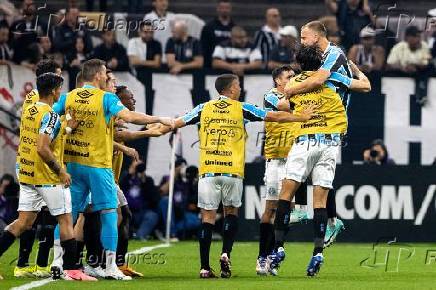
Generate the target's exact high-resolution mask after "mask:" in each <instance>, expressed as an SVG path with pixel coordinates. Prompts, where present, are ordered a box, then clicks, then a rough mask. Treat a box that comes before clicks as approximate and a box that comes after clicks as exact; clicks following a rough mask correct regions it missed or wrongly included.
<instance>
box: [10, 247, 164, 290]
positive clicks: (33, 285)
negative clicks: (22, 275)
mask: <svg viewBox="0 0 436 290" xmlns="http://www.w3.org/2000/svg"><path fill="white" fill-rule="evenodd" d="M169 246H170V244H167V243H163V244H157V245H155V246H149V247H142V248H139V249H137V250H134V251H132V252H128V253H127V254H128V255H129V254H134V255H138V254H144V253H147V252H151V251H153V250H154V249H158V248H167V247H169ZM55 281H56V280H53V279H52V278H47V279H44V280H39V281H32V282H30V283H27V284H24V285H21V286H17V287H12V288H11V289H10V290H28V289H33V288H37V287H41V286H44V285H46V284H48V283H51V282H55Z"/></svg>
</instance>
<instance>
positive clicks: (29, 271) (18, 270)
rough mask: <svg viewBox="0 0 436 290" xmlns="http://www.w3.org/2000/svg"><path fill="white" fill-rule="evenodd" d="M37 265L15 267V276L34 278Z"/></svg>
mask: <svg viewBox="0 0 436 290" xmlns="http://www.w3.org/2000/svg"><path fill="white" fill-rule="evenodd" d="M35 267H36V266H26V267H18V266H15V268H14V277H16V278H33V277H35V276H33V272H35Z"/></svg>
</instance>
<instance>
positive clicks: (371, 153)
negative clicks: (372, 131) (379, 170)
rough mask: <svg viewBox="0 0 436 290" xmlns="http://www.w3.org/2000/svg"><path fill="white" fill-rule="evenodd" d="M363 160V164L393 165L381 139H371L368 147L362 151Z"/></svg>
mask: <svg viewBox="0 0 436 290" xmlns="http://www.w3.org/2000/svg"><path fill="white" fill-rule="evenodd" d="M363 161H364V162H365V164H375V165H395V161H394V160H393V159H392V158H389V153H388V149H387V148H386V145H385V144H384V143H383V140H381V139H376V140H374V141H372V143H371V146H370V147H369V149H366V150H365V151H363Z"/></svg>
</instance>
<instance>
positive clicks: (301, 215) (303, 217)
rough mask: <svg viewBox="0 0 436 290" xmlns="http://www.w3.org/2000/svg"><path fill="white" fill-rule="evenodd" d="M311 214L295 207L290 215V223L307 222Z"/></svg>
mask: <svg viewBox="0 0 436 290" xmlns="http://www.w3.org/2000/svg"><path fill="white" fill-rule="evenodd" d="M308 220H309V215H308V213H307V211H305V210H302V209H299V208H294V209H293V210H292V211H291V215H290V216H289V224H298V223H307V221H308Z"/></svg>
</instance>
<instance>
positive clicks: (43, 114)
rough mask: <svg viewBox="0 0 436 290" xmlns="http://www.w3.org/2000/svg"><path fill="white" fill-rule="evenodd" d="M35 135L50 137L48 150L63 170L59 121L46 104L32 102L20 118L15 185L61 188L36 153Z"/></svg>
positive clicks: (36, 136) (55, 176)
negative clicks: (18, 183) (20, 183)
mask: <svg viewBox="0 0 436 290" xmlns="http://www.w3.org/2000/svg"><path fill="white" fill-rule="evenodd" d="M39 134H47V135H49V136H50V138H51V140H52V143H51V145H50V148H51V150H52V152H53V154H54V156H55V158H56V161H57V162H58V163H59V165H61V166H63V159H62V157H63V146H64V140H65V134H64V130H63V129H62V125H61V121H60V117H59V115H58V114H56V113H55V112H54V111H53V109H52V108H51V107H50V106H49V105H48V104H46V103H41V102H36V103H34V104H33V105H30V106H27V108H26V110H25V111H23V114H22V117H21V123H20V145H19V146H18V152H19V158H18V167H19V181H20V182H22V183H27V184H33V185H56V184H61V182H60V179H59V177H58V175H57V174H56V173H54V172H53V171H52V170H51V169H50V168H49V167H48V166H47V164H46V163H45V162H44V160H42V158H41V157H40V156H39V154H38V152H37V139H38V135H39Z"/></svg>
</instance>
